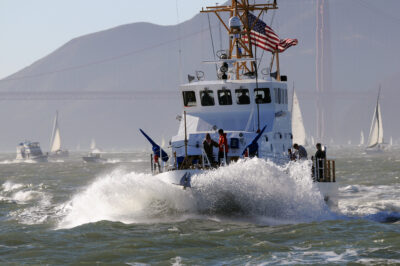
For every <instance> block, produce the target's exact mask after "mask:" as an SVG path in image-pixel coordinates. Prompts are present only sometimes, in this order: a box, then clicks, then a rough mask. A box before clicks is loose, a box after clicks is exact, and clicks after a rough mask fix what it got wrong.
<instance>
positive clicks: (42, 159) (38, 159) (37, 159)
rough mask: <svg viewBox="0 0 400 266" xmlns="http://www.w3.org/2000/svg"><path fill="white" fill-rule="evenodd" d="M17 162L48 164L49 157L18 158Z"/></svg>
mask: <svg viewBox="0 0 400 266" xmlns="http://www.w3.org/2000/svg"><path fill="white" fill-rule="evenodd" d="M16 161H18V162H35V163H46V162H47V155H42V156H37V157H30V158H25V159H21V158H17V159H16Z"/></svg>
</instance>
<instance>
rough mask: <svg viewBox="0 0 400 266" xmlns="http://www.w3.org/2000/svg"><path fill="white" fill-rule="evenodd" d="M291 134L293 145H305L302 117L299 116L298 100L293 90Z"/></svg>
mask: <svg viewBox="0 0 400 266" xmlns="http://www.w3.org/2000/svg"><path fill="white" fill-rule="evenodd" d="M292 134H293V143H297V144H299V145H302V146H305V145H306V144H307V140H306V130H305V129H304V123H303V116H302V115H301V110H300V104H299V100H298V98H297V95H296V92H295V90H294V88H293V98H292Z"/></svg>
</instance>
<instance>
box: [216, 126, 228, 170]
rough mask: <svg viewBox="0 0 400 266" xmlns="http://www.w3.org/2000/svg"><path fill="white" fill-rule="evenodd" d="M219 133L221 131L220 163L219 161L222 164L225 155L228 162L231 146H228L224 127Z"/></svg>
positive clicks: (219, 145)
mask: <svg viewBox="0 0 400 266" xmlns="http://www.w3.org/2000/svg"><path fill="white" fill-rule="evenodd" d="M218 133H219V141H218V147H219V151H218V163H219V165H221V163H222V159H223V158H224V157H225V162H226V163H227V164H228V151H229V148H228V140H227V138H226V133H224V130H223V129H222V128H221V129H220V130H218ZM224 149H225V153H224ZM224 155H225V156H224Z"/></svg>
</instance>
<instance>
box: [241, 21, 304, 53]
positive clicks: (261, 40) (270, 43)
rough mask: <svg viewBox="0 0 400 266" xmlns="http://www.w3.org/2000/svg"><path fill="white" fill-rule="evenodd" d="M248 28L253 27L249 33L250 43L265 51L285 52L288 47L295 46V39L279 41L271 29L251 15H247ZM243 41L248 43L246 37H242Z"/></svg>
mask: <svg viewBox="0 0 400 266" xmlns="http://www.w3.org/2000/svg"><path fill="white" fill-rule="evenodd" d="M247 18H248V23H249V27H253V28H252V29H251V31H250V40H251V42H252V43H253V44H254V45H256V46H258V47H260V48H261V49H264V50H266V51H270V52H275V51H276V50H278V51H279V52H283V51H285V50H286V49H287V48H289V47H290V46H293V45H296V44H297V39H284V40H280V39H279V37H278V35H277V34H276V33H275V32H274V30H273V29H271V28H270V27H269V26H268V25H267V24H265V22H264V21H262V20H261V19H257V17H256V16H254V15H253V14H251V13H248V15H247ZM242 38H243V41H244V42H245V43H247V42H248V38H247V35H244V36H243V37H242Z"/></svg>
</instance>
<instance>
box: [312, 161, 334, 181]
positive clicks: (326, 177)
mask: <svg viewBox="0 0 400 266" xmlns="http://www.w3.org/2000/svg"><path fill="white" fill-rule="evenodd" d="M313 178H314V180H315V181H317V182H336V165H335V161H334V160H327V159H320V158H313Z"/></svg>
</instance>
